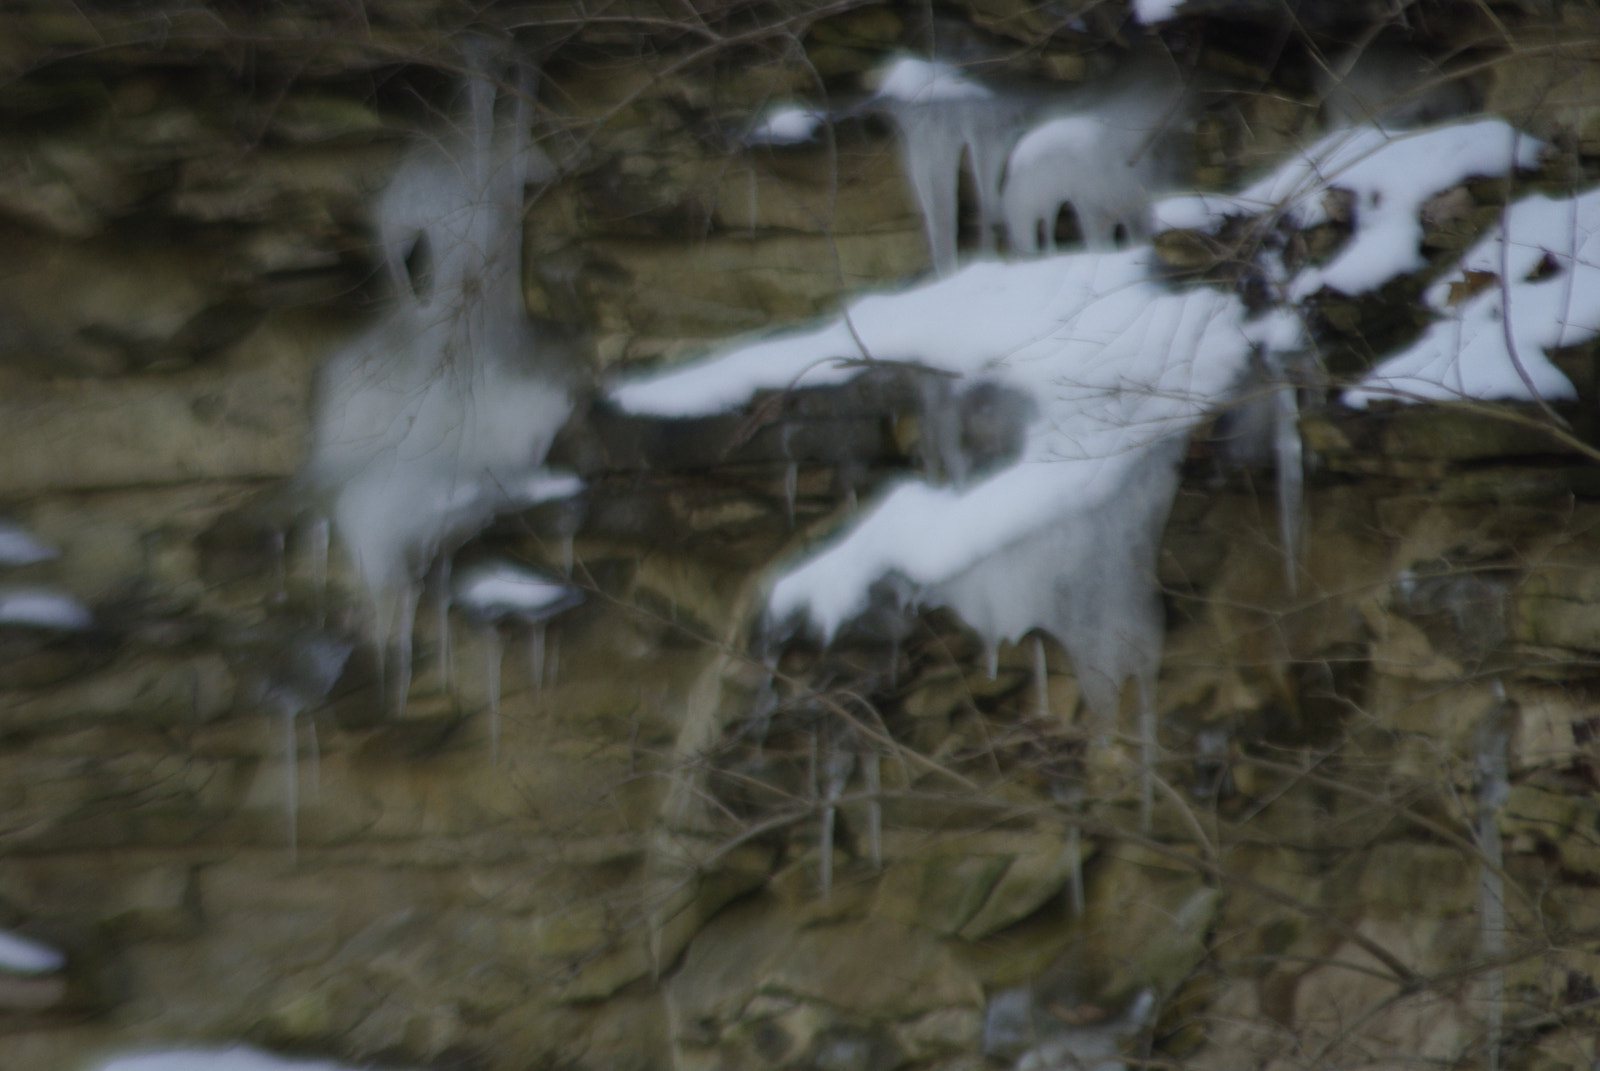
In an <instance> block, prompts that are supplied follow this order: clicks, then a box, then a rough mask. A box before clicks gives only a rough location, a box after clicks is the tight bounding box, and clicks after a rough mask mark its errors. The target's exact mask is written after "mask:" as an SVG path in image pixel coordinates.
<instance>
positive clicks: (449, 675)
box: [433, 554, 456, 695]
mask: <svg viewBox="0 0 1600 1071" xmlns="http://www.w3.org/2000/svg"><path fill="white" fill-rule="evenodd" d="M452 565H453V562H452V561H451V558H450V555H448V554H442V555H440V556H439V565H438V569H437V573H436V575H435V577H434V585H433V614H434V620H435V621H437V622H438V629H439V641H438V642H439V655H438V661H439V685H440V687H441V688H443V689H444V691H445V693H446V694H448V695H454V694H455V690H456V679H455V670H456V659H455V652H454V651H453V650H452V649H451V641H452V639H453V637H452V636H451V633H450V569H451V566H452Z"/></svg>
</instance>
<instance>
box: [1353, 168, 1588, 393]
mask: <svg viewBox="0 0 1600 1071" xmlns="http://www.w3.org/2000/svg"><path fill="white" fill-rule="evenodd" d="M1424 300H1425V301H1426V302H1427V304H1428V306H1429V307H1430V308H1432V309H1434V310H1436V311H1438V312H1439V313H1440V314H1441V315H1442V317H1443V318H1442V319H1439V320H1437V321H1435V322H1434V323H1432V324H1430V325H1429V326H1428V328H1427V330H1426V331H1424V332H1423V333H1422V336H1421V337H1420V338H1418V339H1417V340H1416V341H1415V342H1413V343H1412V344H1411V345H1410V346H1408V347H1406V348H1405V349H1404V350H1402V351H1401V352H1400V353H1397V354H1395V355H1394V356H1392V357H1390V358H1388V359H1387V360H1385V361H1383V362H1382V363H1381V364H1379V365H1378V366H1377V367H1376V368H1374V369H1373V370H1372V371H1371V372H1370V373H1369V374H1368V375H1367V376H1366V377H1365V378H1364V379H1362V381H1361V383H1360V384H1359V385H1358V386H1356V387H1354V388H1352V389H1350V390H1347V391H1345V392H1344V394H1343V396H1342V400H1343V401H1344V403H1345V404H1346V405H1350V406H1354V407H1356V408H1361V407H1364V406H1365V405H1366V404H1367V403H1368V402H1371V401H1376V400H1380V399H1396V400H1401V401H1416V400H1419V399H1432V400H1449V399H1461V398H1506V399H1516V400H1523V401H1532V400H1536V399H1542V400H1545V401H1553V400H1559V399H1568V398H1572V397H1574V396H1575V392H1574V391H1573V388H1572V383H1571V382H1570V381H1569V380H1568V379H1567V377H1566V376H1564V375H1562V373H1561V371H1560V370H1559V369H1557V368H1556V367H1555V365H1553V364H1551V363H1550V361H1549V359H1548V356H1547V354H1549V353H1550V352H1551V351H1552V350H1556V349H1560V348H1561V347H1563V346H1572V345H1576V344H1578V343H1580V342H1586V341H1588V340H1590V339H1592V338H1594V337H1595V335H1596V334H1600V190H1591V191H1589V192H1587V193H1584V194H1580V195H1578V196H1575V197H1570V198H1550V197H1545V196H1542V195H1540V196H1534V197H1529V198H1527V199H1525V200H1522V201H1518V202H1517V203H1516V204H1513V205H1511V206H1510V207H1508V208H1507V209H1506V210H1505V212H1504V214H1503V216H1502V221H1501V225H1500V226H1497V227H1495V228H1494V230H1492V231H1491V232H1490V233H1489V234H1487V235H1486V236H1484V237H1483V238H1482V239H1481V240H1479V241H1478V243H1477V244H1476V245H1474V246H1473V247H1472V248H1471V249H1470V250H1468V251H1467V253H1466V255H1465V256H1463V257H1462V258H1461V260H1460V262H1459V263H1458V264H1457V265H1456V267H1455V268H1454V269H1453V270H1452V271H1450V272H1448V273H1446V274H1445V275H1443V276H1442V277H1440V278H1439V279H1438V280H1437V281H1436V282H1434V284H1433V285H1432V286H1430V287H1429V288H1428V290H1427V292H1426V293H1425V294H1424ZM1519 366H1520V370H1519Z"/></svg>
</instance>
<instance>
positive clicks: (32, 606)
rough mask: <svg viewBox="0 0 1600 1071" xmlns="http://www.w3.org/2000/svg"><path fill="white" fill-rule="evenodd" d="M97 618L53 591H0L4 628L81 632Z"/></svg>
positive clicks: (75, 601) (0, 610) (80, 605)
mask: <svg viewBox="0 0 1600 1071" xmlns="http://www.w3.org/2000/svg"><path fill="white" fill-rule="evenodd" d="M92 624H94V615H93V614H91V613H90V612H89V608H88V607H86V606H84V605H83V603H81V602H79V601H78V600H77V599H74V598H73V597H72V596H71V595H66V594H63V593H62V592H59V591H54V590H52V589H50V588H3V589H0V625H12V626H16V627H19V628H38V629H50V630H54V631H58V632H81V631H83V630H84V629H86V628H88V627H89V626H90V625H92Z"/></svg>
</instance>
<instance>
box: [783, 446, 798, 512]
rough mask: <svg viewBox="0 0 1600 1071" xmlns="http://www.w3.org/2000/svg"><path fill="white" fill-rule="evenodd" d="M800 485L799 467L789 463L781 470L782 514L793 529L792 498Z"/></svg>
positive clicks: (794, 463)
mask: <svg viewBox="0 0 1600 1071" xmlns="http://www.w3.org/2000/svg"><path fill="white" fill-rule="evenodd" d="M799 483H800V466H799V464H797V463H796V462H793V461H791V462H789V464H788V465H786V466H784V469H783V507H784V513H785V515H786V516H787V517H788V518H789V527H790V528H793V527H794V498H795V492H796V490H797V489H798V487H799Z"/></svg>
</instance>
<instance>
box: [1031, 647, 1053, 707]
mask: <svg viewBox="0 0 1600 1071" xmlns="http://www.w3.org/2000/svg"><path fill="white" fill-rule="evenodd" d="M1033 713H1034V716H1035V717H1039V718H1048V717H1049V716H1050V671H1049V666H1048V664H1047V663H1046V662H1045V657H1044V640H1043V639H1041V638H1040V637H1038V636H1035V637H1034V638H1033Z"/></svg>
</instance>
